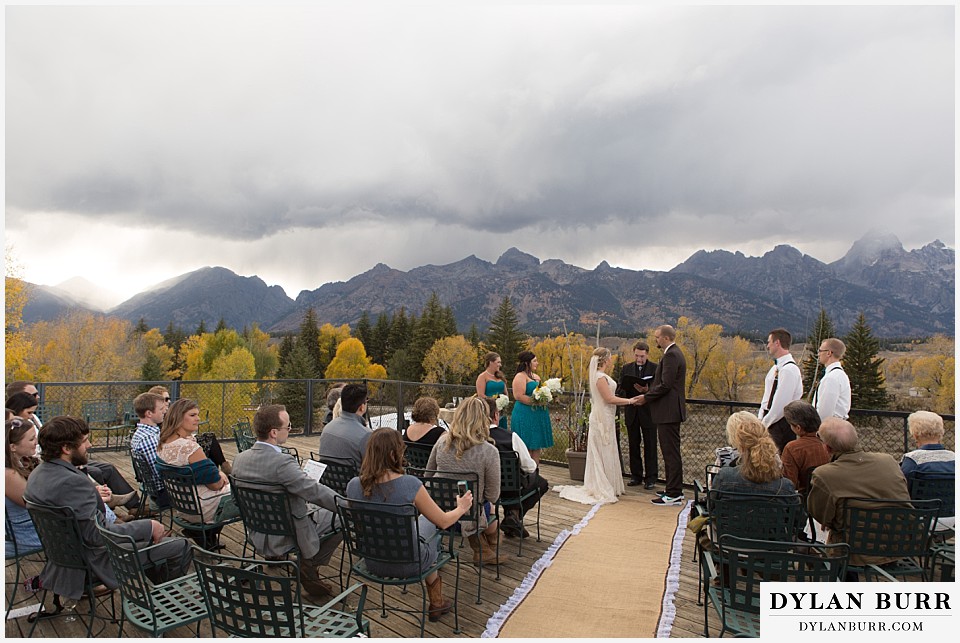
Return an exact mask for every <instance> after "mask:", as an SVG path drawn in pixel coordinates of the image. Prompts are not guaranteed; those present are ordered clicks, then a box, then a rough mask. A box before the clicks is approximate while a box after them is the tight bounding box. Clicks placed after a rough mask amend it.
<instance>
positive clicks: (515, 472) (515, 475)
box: [500, 451, 523, 496]
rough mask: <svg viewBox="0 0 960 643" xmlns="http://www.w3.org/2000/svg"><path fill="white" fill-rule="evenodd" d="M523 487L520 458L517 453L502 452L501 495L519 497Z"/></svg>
mask: <svg viewBox="0 0 960 643" xmlns="http://www.w3.org/2000/svg"><path fill="white" fill-rule="evenodd" d="M522 487H523V485H522V481H521V479H520V456H519V455H517V452H516V451H500V495H501V496H509V495H511V494H513V495H517V494H519V493H520V491H521V490H522Z"/></svg>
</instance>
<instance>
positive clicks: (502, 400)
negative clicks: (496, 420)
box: [494, 393, 510, 413]
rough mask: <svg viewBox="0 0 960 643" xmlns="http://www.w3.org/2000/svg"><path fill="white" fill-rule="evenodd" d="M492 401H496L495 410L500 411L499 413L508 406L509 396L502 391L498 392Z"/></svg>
mask: <svg viewBox="0 0 960 643" xmlns="http://www.w3.org/2000/svg"><path fill="white" fill-rule="evenodd" d="M494 401H495V402H496V403H497V410H498V411H500V412H501V413H502V412H503V410H504V409H505V408H507V407H508V406H510V398H509V397H507V396H506V395H504V394H503V393H500V394H499V395H497V397H496V398H494Z"/></svg>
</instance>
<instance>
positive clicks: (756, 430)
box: [711, 411, 796, 496]
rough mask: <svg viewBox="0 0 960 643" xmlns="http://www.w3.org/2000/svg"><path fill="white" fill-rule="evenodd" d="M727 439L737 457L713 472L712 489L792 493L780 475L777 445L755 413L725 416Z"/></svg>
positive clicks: (790, 487)
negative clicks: (737, 454)
mask: <svg viewBox="0 0 960 643" xmlns="http://www.w3.org/2000/svg"><path fill="white" fill-rule="evenodd" d="M727 440H728V441H729V442H730V444H731V445H733V447H734V448H735V449H736V450H737V452H738V453H739V454H740V459H739V462H738V464H737V466H735V467H734V466H729V467H722V468H721V469H720V471H719V472H717V475H716V476H714V478H713V484H712V485H711V488H712V489H715V490H717V491H733V492H736V493H763V494H771V495H775V496H787V495H793V494H795V493H796V489H795V488H794V486H793V483H792V482H790V480H788V479H787V478H785V477H783V466H782V465H781V464H780V458H779V457H778V456H777V445H776V444H774V442H773V439H772V438H771V437H770V433H769V431H767V428H766V427H765V426H763V422H761V421H760V420H759V419H758V418H757V416H756V415H754V414H753V413H750V412H749V411H740V412H738V413H734V414H733V415H731V416H730V417H729V418H727Z"/></svg>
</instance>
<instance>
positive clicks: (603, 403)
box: [554, 348, 640, 505]
mask: <svg viewBox="0 0 960 643" xmlns="http://www.w3.org/2000/svg"><path fill="white" fill-rule="evenodd" d="M612 366H613V360H612V359H611V355H610V350H609V349H607V348H598V349H596V350H595V351H593V357H592V358H590V375H589V377H590V379H589V381H590V431H589V433H588V434H587V464H586V470H585V471H584V475H583V486H582V487H574V486H571V485H566V486H556V487H554V490H555V491H559V492H560V497H561V498H565V499H567V500H573V501H575V502H582V503H583V504H587V505H592V504H596V503H598V502H601V503H604V502H616V501H617V496H619V495H620V494H622V493H623V489H624V487H623V474H622V473H621V471H620V457H619V454H618V452H617V429H616V412H617V407H618V406H624V405H627V404H637V402H639V400H640V396H639V395H638V396H636V397H633V398H623V397H617V396H616V395H615V394H614V391H616V390H617V383H616V382H614V381H613V378H612V377H610V375H609V371H610V368H611V367H612Z"/></svg>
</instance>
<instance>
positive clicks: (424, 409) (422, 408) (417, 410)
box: [403, 397, 446, 447]
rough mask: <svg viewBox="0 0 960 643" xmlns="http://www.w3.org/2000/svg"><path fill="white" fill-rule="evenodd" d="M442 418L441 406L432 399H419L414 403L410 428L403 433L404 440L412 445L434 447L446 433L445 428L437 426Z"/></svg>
mask: <svg viewBox="0 0 960 643" xmlns="http://www.w3.org/2000/svg"><path fill="white" fill-rule="evenodd" d="M438 417H440V405H439V404H437V401H436V400H435V399H433V398H432V397H421V398H417V401H416V402H414V403H413V411H412V412H411V413H410V419H411V420H413V421H412V422H411V423H410V426H408V427H407V429H406V430H405V431H404V432H403V439H404V440H406V441H407V442H410V443H412V444H422V445H425V446H430V447H432V446H433V445H434V444H436V443H437V440H439V439H440V436H441V435H443V434H444V433H446V430H445V429H443V427H440V426H437V418H438Z"/></svg>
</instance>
